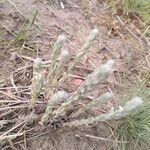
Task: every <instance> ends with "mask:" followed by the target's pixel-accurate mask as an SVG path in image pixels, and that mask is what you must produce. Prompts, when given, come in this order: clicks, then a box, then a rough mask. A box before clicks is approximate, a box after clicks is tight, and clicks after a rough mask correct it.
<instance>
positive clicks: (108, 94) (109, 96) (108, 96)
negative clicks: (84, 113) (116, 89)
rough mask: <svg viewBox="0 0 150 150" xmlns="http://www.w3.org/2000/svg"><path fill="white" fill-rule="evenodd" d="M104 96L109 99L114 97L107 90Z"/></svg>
mask: <svg viewBox="0 0 150 150" xmlns="http://www.w3.org/2000/svg"><path fill="white" fill-rule="evenodd" d="M103 96H104V97H107V98H108V99H109V98H111V97H112V94H111V93H110V92H106V93H104V94H103Z"/></svg>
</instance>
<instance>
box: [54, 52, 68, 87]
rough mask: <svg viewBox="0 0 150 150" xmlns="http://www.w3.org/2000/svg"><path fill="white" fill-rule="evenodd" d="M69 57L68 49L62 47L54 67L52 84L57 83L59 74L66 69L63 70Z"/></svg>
mask: <svg viewBox="0 0 150 150" xmlns="http://www.w3.org/2000/svg"><path fill="white" fill-rule="evenodd" d="M69 58H70V53H69V51H68V50H66V49H62V52H61V55H60V61H59V62H58V64H57V67H55V70H54V72H55V74H54V78H53V83H52V84H53V85H54V84H55V83H57V81H58V80H59V79H60V78H61V76H62V75H63V73H64V72H65V71H66V70H65V65H66V63H68V61H69Z"/></svg>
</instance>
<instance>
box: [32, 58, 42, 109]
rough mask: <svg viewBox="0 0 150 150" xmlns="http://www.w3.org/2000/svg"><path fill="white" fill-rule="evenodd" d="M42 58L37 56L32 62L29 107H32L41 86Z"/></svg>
mask: <svg viewBox="0 0 150 150" xmlns="http://www.w3.org/2000/svg"><path fill="white" fill-rule="evenodd" d="M41 66H42V59H41V58H37V59H35V61H34V64H33V78H32V86H31V100H30V107H31V108H33V107H34V106H35V103H36V101H37V98H38V96H39V95H40V92H41V90H42V87H43V82H44V75H43V74H42V73H41Z"/></svg>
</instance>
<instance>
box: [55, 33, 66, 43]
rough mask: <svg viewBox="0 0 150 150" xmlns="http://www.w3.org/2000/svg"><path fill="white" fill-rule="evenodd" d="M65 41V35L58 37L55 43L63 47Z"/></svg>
mask: <svg viewBox="0 0 150 150" xmlns="http://www.w3.org/2000/svg"><path fill="white" fill-rule="evenodd" d="M65 41H66V36H65V35H63V34H62V35H60V36H59V37H58V39H57V41H56V43H57V44H60V45H63V44H64V42H65Z"/></svg>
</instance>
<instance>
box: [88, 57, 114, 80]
mask: <svg viewBox="0 0 150 150" xmlns="http://www.w3.org/2000/svg"><path fill="white" fill-rule="evenodd" d="M113 65H114V60H108V61H107V62H106V63H105V64H103V65H101V66H100V67H98V68H97V69H96V70H95V71H94V72H93V73H92V75H90V76H91V80H93V82H94V83H97V82H99V80H101V78H104V77H105V76H107V75H108V74H109V73H110V72H111V71H112V68H113Z"/></svg>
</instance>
